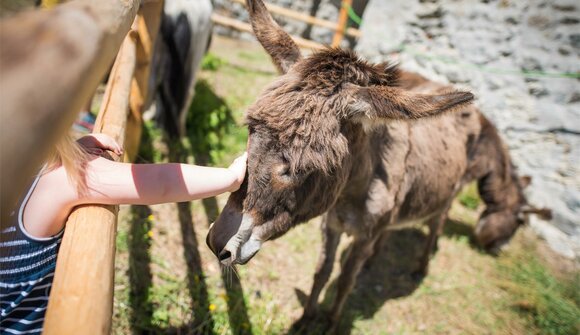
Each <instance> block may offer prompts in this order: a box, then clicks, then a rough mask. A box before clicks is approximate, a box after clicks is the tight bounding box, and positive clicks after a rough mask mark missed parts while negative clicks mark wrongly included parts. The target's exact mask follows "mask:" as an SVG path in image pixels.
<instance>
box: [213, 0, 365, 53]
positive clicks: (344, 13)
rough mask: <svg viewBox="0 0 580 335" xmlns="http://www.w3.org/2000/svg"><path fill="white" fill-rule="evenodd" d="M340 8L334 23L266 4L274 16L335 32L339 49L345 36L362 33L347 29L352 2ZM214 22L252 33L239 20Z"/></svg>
mask: <svg viewBox="0 0 580 335" xmlns="http://www.w3.org/2000/svg"><path fill="white" fill-rule="evenodd" d="M232 2H237V3H240V4H245V3H246V1H245V0H232ZM341 3H342V5H341V8H340V12H339V14H338V22H337V23H335V22H332V21H328V20H323V19H319V18H317V17H314V16H310V15H306V14H303V13H300V12H297V11H294V10H291V9H287V8H284V7H280V6H277V5H273V4H268V3H267V4H266V8H268V11H270V12H271V13H272V14H277V15H281V16H284V17H287V18H290V19H293V20H298V21H302V22H305V23H308V24H311V25H314V26H319V27H324V28H328V29H330V30H333V31H334V36H333V38H332V44H331V46H332V47H338V46H340V43H341V42H342V40H343V38H344V36H345V35H348V36H352V37H356V38H358V37H360V31H359V30H358V29H356V28H352V27H347V22H348V8H350V6H351V5H352V0H343V1H342V2H341ZM212 21H213V22H214V23H216V24H219V25H222V26H225V27H228V28H232V29H236V30H240V31H245V32H250V33H251V32H252V26H251V25H250V24H249V23H246V22H243V21H240V20H237V19H233V18H229V17H226V16H223V15H220V14H213V15H212ZM291 37H292V39H293V40H294V42H296V44H298V46H299V47H301V48H307V49H313V50H320V49H323V48H325V46H324V45H322V44H320V43H317V42H314V41H311V40H308V39H305V38H301V37H298V36H291Z"/></svg>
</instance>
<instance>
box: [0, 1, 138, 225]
mask: <svg viewBox="0 0 580 335" xmlns="http://www.w3.org/2000/svg"><path fill="white" fill-rule="evenodd" d="M140 2H141V1H140V0H123V1H120V0H99V1H93V0H77V1H72V2H69V3H65V4H63V5H59V6H57V7H55V8H53V9H52V10H49V11H32V12H25V13H22V14H19V15H15V16H13V17H11V18H8V19H5V20H2V21H0V46H1V47H0V73H1V74H2V75H1V76H0V102H1V104H0V145H1V148H0V149H1V150H0V164H1V169H0V190H1V192H0V200H1V201H0V202H1V209H0V213H1V215H2V218H1V219H0V225H4V224H5V223H6V222H7V219H8V216H9V214H10V212H11V211H12V210H13V209H14V207H15V205H16V202H17V200H18V199H19V198H20V197H21V196H22V194H23V193H24V192H23V191H24V188H25V187H26V184H27V183H28V182H29V180H30V179H31V177H32V176H33V175H34V174H36V173H37V172H38V171H39V170H40V167H41V166H42V164H43V162H44V160H45V159H46V157H47V154H48V152H49V151H50V150H51V149H52V148H54V144H55V143H56V142H57V141H58V140H59V138H60V137H61V136H62V135H63V134H64V133H66V132H67V131H68V130H69V129H70V126H71V125H72V123H73V122H74V120H75V118H76V116H77V114H78V112H79V111H80V110H81V107H82V106H83V104H85V103H86V101H88V99H89V98H90V96H92V95H93V93H94V92H95V90H96V88H97V86H98V85H99V83H100V81H101V80H102V79H103V77H104V75H105V73H106V72H107V71H108V70H109V67H110V65H111V63H112V62H113V60H114V59H115V55H116V54H117V52H118V50H119V46H120V45H121V42H122V41H123V37H124V36H125V35H126V34H127V31H128V30H129V28H130V27H131V23H132V22H133V19H134V17H135V15H136V13H137V9H138V7H139V3H140Z"/></svg>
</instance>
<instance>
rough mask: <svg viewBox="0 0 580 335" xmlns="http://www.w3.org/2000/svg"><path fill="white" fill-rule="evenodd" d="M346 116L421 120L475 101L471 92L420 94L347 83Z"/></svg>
mask: <svg viewBox="0 0 580 335" xmlns="http://www.w3.org/2000/svg"><path fill="white" fill-rule="evenodd" d="M344 90H345V92H346V94H347V96H348V101H349V102H348V103H347V113H348V116H350V117H353V118H360V117H367V118H371V119H377V118H386V119H395V120H405V119H419V118H422V117H427V116H433V115H438V114H441V113H444V112H447V111H451V110H453V109H456V108H458V107H462V106H464V105H466V104H468V103H470V102H472V101H473V98H474V97H473V94H471V93H469V92H461V91H451V92H448V93H441V94H420V93H415V92H410V91H407V90H404V89H401V88H397V87H389V86H369V87H361V86H357V85H354V84H347V85H346V86H345V87H344Z"/></svg>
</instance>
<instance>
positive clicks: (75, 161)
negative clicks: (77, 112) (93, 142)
mask: <svg viewBox="0 0 580 335" xmlns="http://www.w3.org/2000/svg"><path fill="white" fill-rule="evenodd" d="M88 156H89V155H88V153H87V152H86V151H85V149H84V148H83V147H82V146H81V145H79V144H78V143H77V141H76V140H75V139H74V138H73V137H72V135H71V134H66V135H65V136H63V137H62V138H61V140H60V141H59V142H58V143H57V144H56V146H55V148H54V150H53V151H52V152H51V153H50V155H49V157H48V159H47V161H46V171H51V170H54V169H56V168H58V167H60V166H62V167H64V169H65V171H66V173H67V175H68V178H69V180H70V182H71V183H72V184H73V185H75V186H76V188H77V191H78V192H79V193H80V194H83V193H85V192H86V190H87V180H86V167H87V162H88Z"/></svg>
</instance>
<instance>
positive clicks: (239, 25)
mask: <svg viewBox="0 0 580 335" xmlns="http://www.w3.org/2000/svg"><path fill="white" fill-rule="evenodd" d="M211 20H212V21H213V22H214V23H215V24H219V25H222V26H225V27H229V28H233V29H236V30H240V31H245V32H248V33H252V34H253V33H254V30H253V29H252V26H251V25H250V24H249V23H245V22H242V21H239V20H236V19H232V18H229V17H226V16H223V15H219V14H216V13H214V14H212V15H211ZM290 37H292V39H293V40H294V42H296V44H298V46H299V47H301V48H307V49H312V50H321V49H324V48H326V47H325V46H324V45H322V44H320V43H316V42H313V41H311V40H307V39H305V38H301V37H297V36H290Z"/></svg>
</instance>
